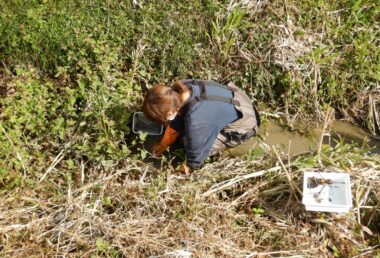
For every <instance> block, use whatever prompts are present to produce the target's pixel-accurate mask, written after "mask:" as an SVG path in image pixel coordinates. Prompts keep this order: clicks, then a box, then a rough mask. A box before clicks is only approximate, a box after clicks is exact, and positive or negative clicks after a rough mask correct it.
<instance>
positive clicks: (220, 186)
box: [202, 166, 281, 197]
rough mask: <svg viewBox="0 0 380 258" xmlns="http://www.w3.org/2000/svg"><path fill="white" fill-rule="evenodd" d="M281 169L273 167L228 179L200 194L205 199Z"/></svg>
mask: <svg viewBox="0 0 380 258" xmlns="http://www.w3.org/2000/svg"><path fill="white" fill-rule="evenodd" d="M280 169H281V166H277V167H273V168H270V169H267V170H261V171H257V172H254V173H250V174H246V175H241V176H237V177H234V178H231V179H228V180H225V181H223V182H220V183H218V184H216V185H213V186H212V187H211V188H210V189H209V190H208V191H206V192H205V193H203V194H202V196H203V197H207V196H209V195H211V194H213V193H216V192H218V191H220V190H222V189H225V188H227V187H230V186H232V185H234V184H236V183H238V182H240V181H242V180H247V179H250V178H254V177H259V176H262V175H264V174H266V173H269V172H274V171H278V170H280Z"/></svg>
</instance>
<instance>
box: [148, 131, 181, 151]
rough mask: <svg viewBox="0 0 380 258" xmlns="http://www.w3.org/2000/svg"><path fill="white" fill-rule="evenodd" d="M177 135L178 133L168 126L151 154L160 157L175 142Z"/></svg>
mask: <svg viewBox="0 0 380 258" xmlns="http://www.w3.org/2000/svg"><path fill="white" fill-rule="evenodd" d="M178 135H179V132H177V131H176V130H174V129H173V128H171V127H170V125H168V126H167V127H166V129H165V133H164V136H163V137H162V139H161V141H160V142H159V143H158V144H155V145H154V146H153V154H154V155H156V156H161V155H162V153H163V152H164V151H165V150H166V149H167V148H168V147H170V146H171V145H172V144H173V143H174V142H175V141H176V140H177V137H178Z"/></svg>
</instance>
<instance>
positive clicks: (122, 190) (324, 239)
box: [0, 152, 380, 257]
mask: <svg viewBox="0 0 380 258" xmlns="http://www.w3.org/2000/svg"><path fill="white" fill-rule="evenodd" d="M282 158H284V157H282ZM326 158H327V159H331V160H335V161H336V160H337V159H338V157H334V156H333V155H332V156H329V157H327V156H326ZM347 158H348V159H350V157H347ZM268 160H270V163H273V164H272V165H273V166H272V167H273V169H264V167H263V164H264V163H267V164H266V165H265V167H269V166H268V165H270V164H268ZM378 160H379V159H378ZM378 160H377V161H374V159H369V158H366V157H363V159H362V161H361V162H360V164H359V163H356V162H355V161H354V160H351V162H352V165H351V167H350V169H349V173H350V175H351V179H352V181H353V187H352V190H353V195H354V199H355V200H354V208H353V209H352V211H351V212H350V213H348V214H345V215H335V214H329V213H312V212H306V211H305V210H304V208H303V206H302V204H301V203H300V199H301V196H300V194H299V193H298V192H297V191H294V192H293V190H292V189H294V187H295V188H301V185H300V183H301V179H302V171H303V170H304V169H302V168H301V167H302V166H301V165H302V163H301V162H300V161H299V160H298V161H289V162H288V164H287V165H286V166H280V163H287V162H285V161H282V160H281V157H280V155H278V156H276V155H275V153H273V152H268V153H267V154H266V155H265V157H264V156H263V157H261V158H258V159H255V160H254V161H252V162H250V163H247V161H246V160H245V159H243V158H237V159H231V158H223V157H221V158H220V159H219V162H218V163H214V164H207V165H206V166H205V167H204V168H203V169H201V170H199V171H196V172H195V173H194V174H192V175H188V176H186V175H176V174H175V173H174V171H173V169H171V168H170V167H168V168H166V169H156V168H154V167H151V166H150V165H148V164H142V163H139V162H132V161H128V162H130V163H129V164H128V163H127V161H126V164H124V165H123V166H122V169H118V170H114V169H109V170H108V171H104V170H100V169H94V170H92V171H87V170H85V175H86V177H85V180H84V183H83V184H82V183H81V182H80V179H79V178H74V179H73V181H68V182H67V183H66V182H63V181H62V180H60V179H57V178H56V179H52V178H51V179H49V175H48V176H47V179H46V180H45V181H44V182H43V183H41V184H39V185H37V186H36V187H34V188H31V189H30V188H29V189H21V188H18V189H15V190H13V191H9V192H7V193H5V194H4V195H3V196H1V202H0V203H1V206H0V207H1V213H0V214H1V219H0V223H1V224H0V233H1V252H0V254H1V256H2V257H26V256H35V257H42V256H69V257H72V256H85V257H86V256H90V254H95V255H100V256H108V257H112V256H116V257H120V256H125V257H149V256H153V257H186V255H192V257H273V256H274V257H300V256H303V257H305V256H306V257H316V256H318V257H331V256H333V255H334V254H335V255H338V256H341V257H349V256H350V257H352V256H355V255H360V254H365V253H367V254H368V255H364V256H361V257H371V256H373V255H374V254H375V253H376V249H377V248H379V245H378V240H379V232H380V229H379V227H378V225H379V221H380V206H379V200H378V196H379V194H380V192H379V189H380V163H379V161H378ZM280 161H281V162H280ZM316 169H320V168H318V167H317V168H316ZM259 170H263V172H262V173H261V174H262V175H261V174H260V173H259V174H256V177H254V176H252V175H253V174H252V173H253V172H255V171H259ZM326 170H328V169H327V168H326ZM339 170H340V169H339ZM285 171H287V172H285ZM249 175H251V176H249ZM80 176H81V175H80V171H78V175H77V177H80ZM221 186H223V187H221ZM211 191H212V192H211ZM181 255H182V256H181Z"/></svg>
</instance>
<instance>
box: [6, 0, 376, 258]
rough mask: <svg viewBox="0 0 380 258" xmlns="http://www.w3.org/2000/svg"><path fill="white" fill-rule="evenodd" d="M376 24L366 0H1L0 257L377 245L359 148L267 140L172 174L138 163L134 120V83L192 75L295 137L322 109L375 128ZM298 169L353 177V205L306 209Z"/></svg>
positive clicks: (371, 173)
mask: <svg viewBox="0 0 380 258" xmlns="http://www.w3.org/2000/svg"><path fill="white" fill-rule="evenodd" d="M379 21H380V5H379V4H378V2H377V1H376V0H368V1H364V0H363V1H360V0H356V1H353V0H344V1H322V0H321V1H311V0H302V1H293V0H287V1H277V0H275V1H265V0H264V1H261V0H258V1H244V0H241V1H238V0H236V1H216V0H207V1H175V2H173V1H167V0H160V1H98V0H93V1H64V0H60V1H50V0H46V1H36V0H32V1H22V0H12V1H1V2H0V67H1V69H0V96H1V99H0V254H1V256H2V257H21V256H36V257H39V256H59V255H62V256H91V255H93V256H106V257H124V256H129V257H130V256H136V257H147V256H176V255H184V256H186V255H189V254H190V253H191V254H192V256H194V257H255V256H257V257H260V256H261V257H265V256H282V257H284V256H295V255H303V256H307V257H315V256H319V257H333V256H335V257H355V256H362V257H376V255H380V254H379V251H378V250H379V247H380V246H379V244H378V243H379V240H380V235H379V234H380V228H379V224H380V202H379V196H380V192H379V189H380V188H379V186H380V185H379V184H380V178H379V177H380V175H379V173H380V172H379V171H380V163H379V160H380V159H379V156H378V155H377V156H376V155H369V154H368V153H367V151H366V147H363V148H362V146H355V145H345V144H338V145H337V146H336V147H334V148H332V147H328V146H326V147H323V148H322V149H321V150H320V152H319V153H310V154H305V155H302V156H299V157H297V158H289V157H287V156H286V155H285V154H280V153H278V152H277V150H275V149H266V148H264V147H263V150H262V151H259V152H255V151H251V152H249V153H248V154H247V155H246V156H243V157H240V158H229V157H224V156H221V157H218V158H216V159H215V160H214V161H213V162H210V163H208V164H206V166H205V167H204V168H202V169H201V170H199V171H196V172H195V173H194V174H192V175H189V176H184V175H178V174H176V172H175V171H176V169H175V165H174V164H173V162H172V158H173V156H172V154H168V155H169V156H167V157H166V158H165V159H164V160H162V162H161V166H153V165H152V164H151V163H149V162H142V160H144V159H145V158H146V157H149V155H150V154H149V153H148V152H147V151H146V150H144V149H143V148H142V147H141V143H142V142H143V141H144V139H145V137H144V135H140V136H136V135H133V134H132V133H131V128H130V122H131V114H132V113H133V112H134V111H137V110H139V108H140V106H139V105H140V104H141V100H142V97H143V95H144V93H145V91H146V89H148V88H149V87H151V86H152V85H153V84H155V83H158V82H164V83H170V82H172V81H173V80H175V79H176V78H189V77H192V78H202V79H213V80H217V81H221V82H223V81H228V80H233V81H235V82H236V83H237V84H238V85H240V86H241V87H242V88H243V89H244V90H245V91H246V92H247V93H248V94H249V95H250V96H251V97H252V100H253V101H254V102H256V103H258V105H259V107H260V110H261V111H265V112H262V113H263V114H264V113H265V114H266V115H267V116H268V117H269V116H271V114H273V113H278V112H282V113H283V114H284V116H285V118H286V122H287V126H288V127H289V128H290V129H292V128H295V125H296V123H298V121H310V120H313V121H323V120H324V118H325V117H326V114H327V113H326V111H327V110H331V109H333V110H335V113H334V114H335V119H345V120H348V121H351V122H354V123H356V124H358V125H360V126H362V127H363V128H366V129H367V130H368V131H369V132H370V134H372V135H373V136H374V137H378V136H379V134H380V86H379V81H380V48H379V45H380V40H379V39H380V22H379ZM263 117H264V119H265V115H263ZM308 168H312V169H317V170H319V171H325V170H328V169H334V170H339V171H345V172H348V173H350V175H351V178H352V180H353V186H352V189H353V195H354V207H353V210H352V211H351V212H350V213H349V214H348V215H345V216H338V215H333V214H327V213H308V212H306V211H305V210H304V208H303V207H302V205H301V204H300V198H301V195H300V192H299V190H298V189H299V188H300V185H299V184H300V182H301V178H302V172H303V171H305V169H308ZM258 171H264V172H263V175H262V176H260V177H252V178H248V179H244V180H240V181H237V182H235V181H233V182H234V183H233V184H228V183H229V182H231V181H228V180H233V179H234V178H239V176H242V175H245V174H246V175H249V174H252V173H254V172H258ZM225 184H226V185H225Z"/></svg>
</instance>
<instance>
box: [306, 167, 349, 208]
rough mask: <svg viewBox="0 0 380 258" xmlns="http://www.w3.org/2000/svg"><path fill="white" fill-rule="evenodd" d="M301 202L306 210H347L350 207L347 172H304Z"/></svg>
mask: <svg viewBox="0 0 380 258" xmlns="http://www.w3.org/2000/svg"><path fill="white" fill-rule="evenodd" d="M302 203H303V204H304V205H305V208H306V210H308V211H326V212H348V211H349V210H350V208H351V207H352V194H351V183H350V176H349V174H347V173H335V172H331V173H330V172H329V173H326V172H305V173H304V180H303V197H302Z"/></svg>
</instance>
